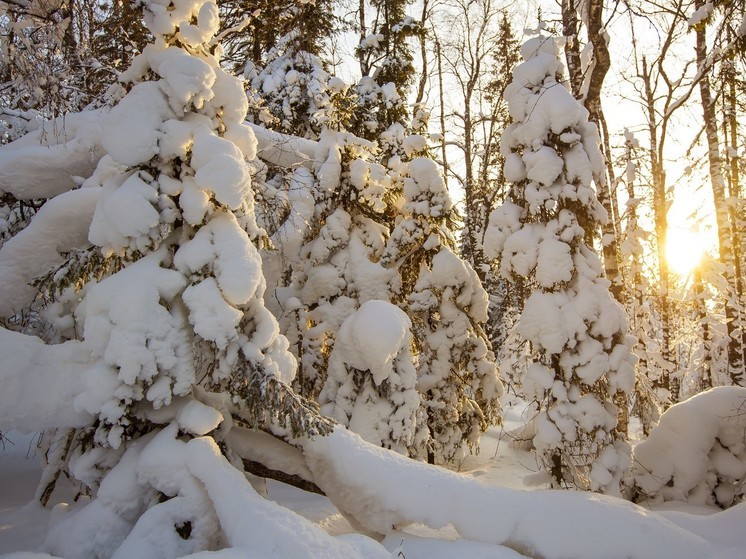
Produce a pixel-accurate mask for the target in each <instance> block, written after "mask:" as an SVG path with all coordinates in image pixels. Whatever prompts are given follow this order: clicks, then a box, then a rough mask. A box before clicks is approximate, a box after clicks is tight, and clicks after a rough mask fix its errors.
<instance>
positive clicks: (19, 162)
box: [0, 110, 104, 200]
mask: <svg viewBox="0 0 746 559" xmlns="http://www.w3.org/2000/svg"><path fill="white" fill-rule="evenodd" d="M103 116H104V113H103V111H101V110H97V111H84V112H81V113H70V114H68V115H65V116H64V117H59V118H58V119H56V120H54V121H52V122H47V123H46V124H45V125H44V126H43V127H42V128H40V129H39V130H36V131H34V132H31V133H29V134H26V135H25V136H23V137H22V138H19V139H18V140H16V141H15V142H11V143H10V144H8V145H5V146H2V147H0V193H2V192H9V193H10V194H12V195H13V196H14V197H15V198H16V199H18V200H34V199H39V198H52V197H53V196H57V195H58V194H61V193H63V192H66V191H68V190H70V189H72V188H74V187H75V186H77V185H78V184H79V183H80V177H83V178H87V177H89V176H90V175H91V173H93V170H94V169H95V168H96V165H97V164H98V161H99V160H100V159H101V157H103V155H104V150H103V148H102V146H101V120H102V118H103Z"/></svg>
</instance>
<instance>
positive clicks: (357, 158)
mask: <svg viewBox="0 0 746 559" xmlns="http://www.w3.org/2000/svg"><path fill="white" fill-rule="evenodd" d="M374 148H375V146H374V145H372V144H370V143H369V142H366V141H365V140H361V139H360V138H356V137H354V136H352V135H350V134H346V133H336V132H331V131H327V132H325V133H324V134H323V135H322V140H321V141H320V142H319V144H318V146H317V152H316V160H317V161H318V162H319V163H318V164H317V166H316V168H315V169H314V174H315V176H316V177H318V181H317V182H315V183H314V189H315V190H313V191H314V192H315V194H314V198H315V199H316V200H317V203H316V206H315V208H314V211H310V212H309V213H308V215H307V216H305V219H306V220H307V221H308V223H309V224H310V225H308V226H307V235H306V239H305V242H304V243H303V245H302V248H301V249H300V257H299V258H298V259H297V260H296V269H295V271H294V273H293V276H292V283H291V285H290V286H289V288H287V289H278V290H277V294H278V299H279V300H280V304H281V307H282V308H283V309H284V310H285V319H284V320H282V326H283V328H284V329H285V331H286V332H287V336H288V338H289V340H290V343H291V349H292V350H293V351H294V352H296V354H297V356H298V362H299V370H298V375H297V377H296V380H295V386H296V388H297V390H298V391H299V393H300V394H301V395H303V396H306V397H308V398H314V399H315V398H318V399H319V402H320V403H321V404H322V406H324V409H325V410H326V411H327V412H328V413H329V414H331V415H333V416H334V417H335V418H336V419H337V420H338V421H340V422H341V423H342V424H343V425H346V426H349V427H350V428H352V429H353V430H355V431H356V432H359V433H360V434H362V435H363V436H364V437H365V438H366V439H367V440H369V441H371V442H375V443H376V444H379V445H382V446H384V447H388V448H394V449H396V450H398V451H400V452H405V453H409V454H413V455H415V454H419V453H421V452H423V451H424V439H426V437H425V436H423V432H424V433H426V431H423V429H424V425H423V424H422V422H421V421H418V420H417V416H418V414H419V413H420V398H419V396H418V394H417V391H416V389H415V381H416V377H415V373H414V369H413V366H412V362H411V354H410V348H409V345H410V341H409V340H410V338H411V333H410V327H409V324H408V323H409V320H408V319H407V318H406V316H404V315H401V311H400V310H398V309H396V307H395V306H393V305H391V304H390V303H389V301H391V299H392V284H394V283H396V282H397V274H396V270H388V269H386V268H384V267H382V266H381V265H380V264H379V260H380V258H381V255H382V252H383V250H384V247H385V245H386V240H387V238H388V236H389V231H390V227H391V217H392V215H393V214H394V213H395V211H396V209H395V205H394V202H395V192H394V191H393V190H392V188H391V184H392V183H391V177H390V176H388V174H387V172H386V168H385V167H383V166H382V165H380V164H378V163H375V162H374V161H372V159H373V154H372V151H373V150H374ZM371 318H374V319H376V320H374V321H373V323H371V324H369V325H368V326H367V327H368V328H371V329H375V328H376V325H377V324H379V323H380V324H384V325H385V327H384V329H389V330H390V334H391V335H386V336H383V333H381V335H380V336H378V337H379V338H380V339H379V340H378V341H377V342H376V345H377V348H378V351H380V354H379V353H377V352H374V351H363V350H362V349H361V348H360V347H357V346H359V343H360V342H359V340H360V339H361V338H360V336H361V332H362V331H363V330H364V325H365V323H366V320H369V319H371ZM361 325H362V326H361ZM376 331H377V330H376ZM393 332H396V335H394V334H393ZM338 343H339V344H341V345H340V346H339V347H337V344H338ZM355 351H357V352H359V353H358V354H357V355H355Z"/></svg>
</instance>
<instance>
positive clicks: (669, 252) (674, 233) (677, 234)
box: [666, 229, 707, 276]
mask: <svg viewBox="0 0 746 559" xmlns="http://www.w3.org/2000/svg"><path fill="white" fill-rule="evenodd" d="M705 237H706V236H705V235H704V234H703V233H701V232H698V231H692V230H691V229H669V230H668V235H667V239H666V258H667V260H668V265H669V267H670V269H671V271H672V272H675V273H676V274H679V275H681V276H686V275H689V274H690V273H691V272H692V271H693V270H694V269H695V268H696V267H697V265H698V264H699V263H700V262H701V260H702V257H703V256H704V254H705V252H706V251H707V243H706V240H705Z"/></svg>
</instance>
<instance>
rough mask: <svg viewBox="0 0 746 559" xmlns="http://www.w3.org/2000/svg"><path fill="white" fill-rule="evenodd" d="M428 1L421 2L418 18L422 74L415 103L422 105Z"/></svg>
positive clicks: (425, 70) (425, 84)
mask: <svg viewBox="0 0 746 559" xmlns="http://www.w3.org/2000/svg"><path fill="white" fill-rule="evenodd" d="M428 7H429V6H428V0H423V2H422V15H421V17H420V37H419V39H420V60H421V61H422V73H421V74H420V83H419V85H418V86H417V97H416V98H415V103H422V100H423V99H424V98H425V88H426V87H427V67H428V63H427V42H426V41H425V38H426V37H425V25H426V24H427V18H428Z"/></svg>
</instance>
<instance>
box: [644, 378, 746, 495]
mask: <svg viewBox="0 0 746 559" xmlns="http://www.w3.org/2000/svg"><path fill="white" fill-rule="evenodd" d="M744 410H746V389H744V388H741V387H738V386H729V387H717V388H713V389H711V390H708V391H707V392H702V393H700V394H697V395H696V396H693V397H692V398H690V399H689V400H686V401H684V402H680V403H678V404H676V405H674V406H671V407H670V408H669V409H668V410H666V412H665V413H664V414H663V415H662V416H661V418H660V421H659V423H658V425H657V426H655V427H654V428H653V429H652V431H651V432H650V435H649V436H648V438H647V439H646V440H644V441H642V442H640V443H639V444H638V445H637V446H636V447H635V452H634V462H633V467H632V473H633V476H634V483H635V488H636V490H637V491H638V494H639V498H640V499H650V500H652V501H686V502H688V503H692V504H697V505H716V506H719V507H722V508H726V507H730V506H733V505H734V504H737V503H740V502H741V501H742V500H743V496H744V490H743V482H744V479H745V478H746V414H745V413H744Z"/></svg>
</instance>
